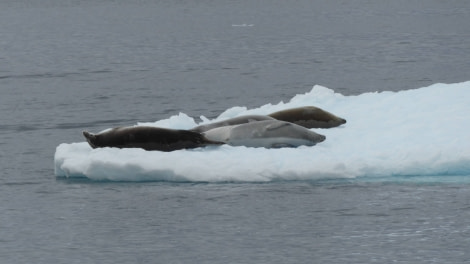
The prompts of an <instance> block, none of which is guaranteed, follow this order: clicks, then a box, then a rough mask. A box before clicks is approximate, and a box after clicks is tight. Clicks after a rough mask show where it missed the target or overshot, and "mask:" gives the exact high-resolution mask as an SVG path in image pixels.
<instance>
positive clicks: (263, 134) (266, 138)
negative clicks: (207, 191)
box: [202, 120, 326, 148]
mask: <svg viewBox="0 0 470 264" xmlns="http://www.w3.org/2000/svg"><path fill="white" fill-rule="evenodd" d="M202 134H203V135H204V136H205V137H206V138H207V139H209V140H211V141H216V142H223V143H226V144H229V145H231V146H246V147H255V148H256V147H264V148H282V147H298V146H302V145H306V146H314V145H316V144H317V143H319V142H322V141H324V140H325V138H326V137H325V136H323V135H320V134H317V133H315V132H313V131H310V130H309V129H307V128H305V127H302V126H299V125H296V124H293V123H289V122H285V121H279V120H264V121H257V122H251V123H244V124H239V125H232V126H222V127H217V128H213V129H211V130H208V131H206V132H203V133H202Z"/></svg>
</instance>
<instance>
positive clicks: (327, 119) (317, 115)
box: [269, 106, 346, 128]
mask: <svg viewBox="0 0 470 264" xmlns="http://www.w3.org/2000/svg"><path fill="white" fill-rule="evenodd" d="M269 116H270V117H273V118H275V119H277V120H282V121H286V122H291V123H294V124H297V125H299V126H303V127H306V128H331V127H337V126H340V125H342V124H345V123H346V119H343V118H341V117H338V116H335V115H334V114H332V113H330V112H327V111H325V110H323V109H321V108H318V107H315V106H305V107H298V108H291V109H286V110H282V111H279V112H274V113H272V114H270V115H269Z"/></svg>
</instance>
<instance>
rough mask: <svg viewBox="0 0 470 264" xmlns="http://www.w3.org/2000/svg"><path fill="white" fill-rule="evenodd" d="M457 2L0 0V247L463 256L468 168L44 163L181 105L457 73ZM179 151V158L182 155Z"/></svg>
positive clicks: (107, 259)
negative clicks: (150, 173)
mask: <svg viewBox="0 0 470 264" xmlns="http://www.w3.org/2000/svg"><path fill="white" fill-rule="evenodd" d="M469 21H470V4H469V3H467V1H366V0H358V1H306V0H299V1H295V2H286V1H264V0H261V1H208V0H207V1H156V0H155V1H151V0H142V1H133V2H132V3H129V1H119V0H118V1H104V0H102V1H84V0H83V1H58V0H45V1H27V0H20V1H1V2H0V25H1V26H0V91H1V97H0V111H1V116H0V168H1V177H0V201H1V202H0V210H1V214H0V262H1V263H372V262H378V263H392V262H393V263H464V262H465V261H467V260H468V259H470V255H469V253H468V248H469V246H470V220H468V219H469V216H470V185H468V180H464V181H459V179H458V177H457V178H456V179H453V180H452V181H450V182H447V181H442V180H436V179H439V177H438V176H436V177H430V178H426V179H422V178H420V179H413V178H398V177H397V178H388V179H386V180H383V181H380V180H379V181H374V182H368V181H366V180H361V179H356V180H330V181H314V182H275V183H266V184H248V183H247V184H230V183H227V184H193V183H165V182H143V183H110V182H91V181H86V180H65V179H57V178H56V177H55V176H54V171H53V156H54V151H55V148H56V146H57V145H58V144H60V143H63V142H78V141H83V139H82V137H81V131H82V130H85V129H89V130H93V131H97V130H101V129H104V128H108V127H113V126H122V125H132V124H135V123H136V122H138V121H141V122H147V121H155V120H159V119H163V118H168V117H169V116H171V115H175V114H178V113H179V112H184V113H186V114H188V115H190V116H194V117H199V116H200V115H205V116H207V117H215V116H217V115H218V114H219V113H221V112H222V111H224V110H225V109H227V108H229V107H232V106H247V107H257V106H260V105H264V104H266V103H277V102H279V101H281V100H284V101H286V100H289V99H290V98H291V97H292V96H294V95H296V94H299V93H305V92H307V91H309V90H310V89H311V88H312V86H313V85H314V84H320V85H323V86H326V87H328V88H331V89H334V90H335V91H337V92H340V93H342V94H345V95H356V94H361V93H364V92H370V91H398V90H404V89H414V88H420V87H424V86H428V85H430V84H433V83H438V82H443V83H456V82H461V81H467V80H470V75H469V72H470V53H469V52H468V51H469V50H470V27H469ZM188 162H190V161H188Z"/></svg>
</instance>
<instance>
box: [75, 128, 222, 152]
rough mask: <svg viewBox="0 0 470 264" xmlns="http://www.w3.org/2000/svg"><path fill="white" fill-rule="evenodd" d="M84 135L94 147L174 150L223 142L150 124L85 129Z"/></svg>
mask: <svg viewBox="0 0 470 264" xmlns="http://www.w3.org/2000/svg"><path fill="white" fill-rule="evenodd" d="M83 135H84V136H85V138H86V140H87V141H88V144H90V146H91V147H92V148H103V147H115V148H142V149H145V150H160V151H173V150H179V149H191V148H198V147H204V146H207V145H219V144H223V143H221V142H215V141H211V140H208V139H207V138H205V137H204V136H203V135H202V134H200V133H198V132H193V131H188V130H176V129H167V128H158V127H148V126H134V127H117V128H113V129H109V130H105V131H103V132H101V133H98V134H92V133H89V132H87V131H83Z"/></svg>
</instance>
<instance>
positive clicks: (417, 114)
mask: <svg viewBox="0 0 470 264" xmlns="http://www.w3.org/2000/svg"><path fill="white" fill-rule="evenodd" d="M306 105H313V106H317V107H320V108H323V109H325V110H327V111H330V112H332V113H334V114H336V115H338V116H341V117H343V118H346V120H347V123H346V124H345V125H342V126H341V127H337V128H330V129H313V130H314V131H316V132H318V133H320V134H323V135H325V136H326V140H325V141H324V142H322V143H319V144H317V145H316V146H313V147H299V148H282V149H264V148H247V147H231V146H226V145H224V146H214V147H207V148H198V149H192V150H178V151H174V152H159V151H144V150H142V149H116V148H101V149H92V148H90V147H89V146H88V144H87V143H85V142H80V143H71V144H67V143H64V144H60V145H59V146H58V147H57V149H56V152H55V157H54V164H55V174H56V176H58V177H87V178H89V179H92V180H110V181H189V182H227V181H235V182H250V181H255V182H267V181H276V180H283V181H289V180H317V179H331V178H334V179H337V178H357V177H367V178H369V177H370V178H377V179H379V178H384V177H385V178H389V177H397V176H440V177H447V176H448V177H452V176H454V177H455V176H458V177H464V178H467V177H469V178H470V132H469V131H470V81H469V82H464V83H457V84H435V85H432V86H429V87H424V88H420V89H416V90H406V91H400V92H381V93H365V94H361V95H357V96H343V95H341V94H338V93H335V92H334V91H333V90H330V89H328V88H325V87H321V86H314V87H313V89H312V90H311V91H310V92H308V93H306V94H302V95H296V96H295V97H293V98H292V99H291V100H290V101H289V102H287V103H283V102H280V103H277V104H266V105H263V106H261V107H259V108H256V109H247V108H245V107H232V108H230V109H228V110H226V111H225V112H223V113H222V114H221V115H220V116H219V117H217V118H216V119H214V120H208V119H207V118H205V117H201V119H202V120H203V121H202V123H208V122H213V121H219V120H222V119H226V118H231V117H236V116H240V115H246V114H269V113H271V112H274V111H279V110H282V109H287V108H292V107H298V106H306ZM202 123H201V124H202ZM139 125H153V126H160V127H167V128H178V129H188V128H191V127H194V126H196V125H197V124H196V122H195V121H194V119H193V118H191V117H189V116H187V115H185V114H183V113H180V114H179V115H176V116H172V117H170V118H168V119H164V120H160V121H157V122H154V123H140V124H139Z"/></svg>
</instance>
